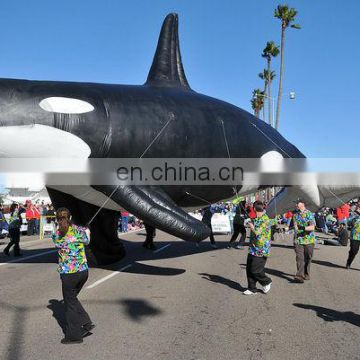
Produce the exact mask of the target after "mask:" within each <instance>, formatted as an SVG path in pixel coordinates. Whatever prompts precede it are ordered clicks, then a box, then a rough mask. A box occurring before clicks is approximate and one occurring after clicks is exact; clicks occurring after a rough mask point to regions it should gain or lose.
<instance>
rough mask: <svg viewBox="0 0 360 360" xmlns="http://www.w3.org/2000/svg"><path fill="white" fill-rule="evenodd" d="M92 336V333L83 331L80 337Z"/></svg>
mask: <svg viewBox="0 0 360 360" xmlns="http://www.w3.org/2000/svg"><path fill="white" fill-rule="evenodd" d="M92 334H93V333H92V332H90V331H87V330H85V329H84V331H83V332H82V334H81V337H82V338H86V337H88V336H90V335H92Z"/></svg>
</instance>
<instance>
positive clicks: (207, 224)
mask: <svg viewBox="0 0 360 360" xmlns="http://www.w3.org/2000/svg"><path fill="white" fill-rule="evenodd" d="M204 224H205V225H206V226H207V227H208V228H209V229H210V236H209V237H210V242H211V244H215V238H214V233H213V231H212V227H211V223H210V224H209V223H206V222H204Z"/></svg>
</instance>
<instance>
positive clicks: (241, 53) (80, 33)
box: [0, 0, 360, 157]
mask: <svg viewBox="0 0 360 360" xmlns="http://www.w3.org/2000/svg"><path fill="white" fill-rule="evenodd" d="M279 3H280V2H279V1H272V0H266V1H265V0H251V1H250V0H248V1H245V0H226V1H220V0H196V1H194V0H166V1H165V0H151V1H148V0H127V1H124V0H103V1H93V0H77V1H73V0H62V1H57V2H53V1H48V0H34V1H31V2H29V1H25V0H18V1H16V0H14V1H12V2H10V1H3V2H1V4H0V14H1V21H0V38H1V56H0V77H4V78H24V79H36V80H69V81H91V82H105V83H122V84H142V83H143V82H144V81H145V79H146V77H147V73H148V70H149V68H150V65H151V62H152V58H153V55H154V51H155V48H156V44H157V39H158V34H159V30H160V27H161V24H162V21H163V18H164V17H165V16H166V14H167V13H169V12H177V13H178V14H179V20H180V24H179V34H180V42H181V51H182V58H183V63H184V67H185V72H186V75H187V78H188V80H189V83H190V85H191V87H192V88H193V89H194V90H196V91H198V92H201V93H204V94H207V95H210V96H213V97H217V98H220V99H223V100H225V101H228V102H230V103H233V104H235V105H237V106H239V107H241V108H244V109H246V110H248V111H251V106H250V102H249V99H250V97H251V93H252V90H253V89H254V88H256V87H262V86H263V84H262V82H261V80H260V79H259V78H258V77H257V74H258V73H259V72H260V71H261V70H262V69H263V68H264V67H265V61H264V59H262V58H261V56H260V54H261V51H262V49H263V48H264V46H265V44H266V41H268V40H274V41H275V42H276V43H280V22H279V20H277V19H275V18H274V17H273V11H274V8H275V7H276V6H277V4H279ZM287 3H288V4H289V5H290V6H293V7H295V8H296V9H297V10H298V11H299V13H298V17H297V20H298V21H297V22H299V23H300V24H301V26H302V30H293V29H289V30H288V32H287V34H286V49H285V77H284V92H285V93H288V92H289V91H290V90H294V91H296V100H295V101H291V100H289V99H288V97H287V96H284V98H283V107H282V116H281V127H280V131H281V133H282V134H283V135H284V136H285V137H286V138H287V139H288V140H289V141H291V142H293V143H294V144H295V145H297V146H298V147H299V149H300V150H301V151H302V152H304V153H305V154H306V155H307V156H309V157H325V156H328V157H359V156H360V150H359V148H358V147H357V146H355V144H357V143H358V133H359V131H360V125H359V114H360V101H359V100H358V98H359V90H358V89H359V87H358V85H359V80H360V75H359V71H358V64H359V63H360V50H359V46H358V43H359V40H358V34H359V30H358V14H359V13H360V2H359V1H357V0H349V1H347V2H346V4H341V3H340V2H339V1H338V0H318V1H316V2H315V1H304V0H302V1H295V0H293V1H289V2H287ZM279 60H280V59H277V60H276V61H275V62H274V67H275V69H276V70H278V68H279ZM277 87H278V84H277V81H276V80H275V83H274V86H273V94H274V95H276V94H277Z"/></svg>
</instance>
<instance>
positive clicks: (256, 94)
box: [250, 89, 265, 117]
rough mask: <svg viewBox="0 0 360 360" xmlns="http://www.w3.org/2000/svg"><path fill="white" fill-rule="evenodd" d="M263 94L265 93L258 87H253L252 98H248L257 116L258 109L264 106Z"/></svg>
mask: <svg viewBox="0 0 360 360" xmlns="http://www.w3.org/2000/svg"><path fill="white" fill-rule="evenodd" d="M264 95H265V93H264V92H263V91H261V90H260V89H255V90H254V91H253V96H252V99H251V100H250V102H251V106H252V108H253V110H254V115H255V116H256V117H259V114H260V111H261V109H262V108H263V106H264Z"/></svg>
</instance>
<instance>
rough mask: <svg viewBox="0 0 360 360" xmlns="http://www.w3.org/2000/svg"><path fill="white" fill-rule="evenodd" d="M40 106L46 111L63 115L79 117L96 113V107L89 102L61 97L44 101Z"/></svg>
mask: <svg viewBox="0 0 360 360" xmlns="http://www.w3.org/2000/svg"><path fill="white" fill-rule="evenodd" d="M39 106H40V107H41V108H42V109H43V110H45V111H49V112H53V113H63V114H77V115H78V114H85V113H88V112H91V111H94V107H93V106H92V105H91V104H89V103H88V102H87V101H84V100H80V99H74V98H67V97H60V96H57V97H55V96H54V97H48V98H46V99H43V100H41V101H40V103H39Z"/></svg>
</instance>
